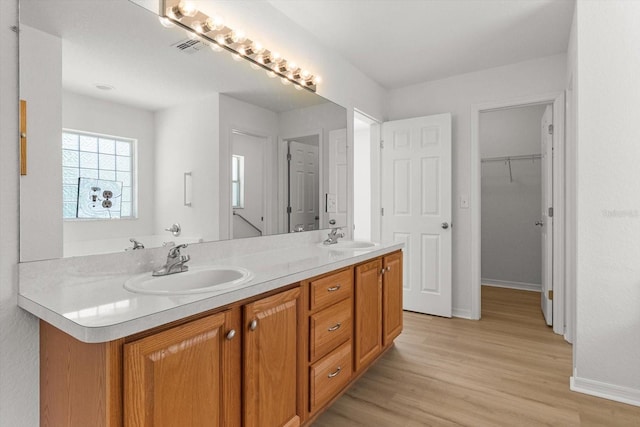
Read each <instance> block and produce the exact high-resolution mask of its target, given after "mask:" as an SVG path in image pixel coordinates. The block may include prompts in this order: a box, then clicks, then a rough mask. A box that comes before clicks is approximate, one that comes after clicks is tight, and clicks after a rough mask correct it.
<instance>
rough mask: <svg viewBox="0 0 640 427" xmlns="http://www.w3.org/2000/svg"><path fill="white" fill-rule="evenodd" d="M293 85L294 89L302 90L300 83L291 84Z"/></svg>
mask: <svg viewBox="0 0 640 427" xmlns="http://www.w3.org/2000/svg"><path fill="white" fill-rule="evenodd" d="M293 86H294V87H295V88H296V90H302V86H300V85H293Z"/></svg>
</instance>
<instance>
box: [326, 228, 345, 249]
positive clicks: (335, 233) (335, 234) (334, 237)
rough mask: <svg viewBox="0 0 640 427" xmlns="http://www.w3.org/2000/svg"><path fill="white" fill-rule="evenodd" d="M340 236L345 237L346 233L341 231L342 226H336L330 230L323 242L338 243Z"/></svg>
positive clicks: (327, 243)
mask: <svg viewBox="0 0 640 427" xmlns="http://www.w3.org/2000/svg"><path fill="white" fill-rule="evenodd" d="M340 237H344V233H343V232H341V231H340V227H334V228H332V229H331V231H330V232H329V235H328V237H327V240H325V241H324V242H322V243H324V244H325V245H335V244H336V243H338V238H340Z"/></svg>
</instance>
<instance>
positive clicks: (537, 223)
mask: <svg viewBox="0 0 640 427" xmlns="http://www.w3.org/2000/svg"><path fill="white" fill-rule="evenodd" d="M536 225H537V226H539V227H542V226H544V222H542V221H536Z"/></svg>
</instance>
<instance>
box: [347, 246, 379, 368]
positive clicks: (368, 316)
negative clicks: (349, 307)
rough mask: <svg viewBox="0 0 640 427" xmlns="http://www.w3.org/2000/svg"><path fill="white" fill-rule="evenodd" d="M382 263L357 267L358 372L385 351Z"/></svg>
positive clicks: (356, 350)
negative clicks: (383, 347)
mask: <svg viewBox="0 0 640 427" xmlns="http://www.w3.org/2000/svg"><path fill="white" fill-rule="evenodd" d="M381 270H382V260H380V259H379V258H378V259H376V260H374V261H371V262H368V263H366V264H362V265H359V266H357V267H356V286H355V321H356V327H355V331H354V334H355V344H356V345H355V369H356V371H359V370H360V369H361V368H363V367H365V366H367V365H368V364H369V363H371V361H372V360H373V359H375V358H376V357H377V356H378V355H379V354H380V351H381V350H382V274H381Z"/></svg>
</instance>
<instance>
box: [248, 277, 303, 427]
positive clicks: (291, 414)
mask: <svg viewBox="0 0 640 427" xmlns="http://www.w3.org/2000/svg"><path fill="white" fill-rule="evenodd" d="M299 305H300V289H299V288H296V289H292V290H289V291H285V292H282V293H279V294H276V295H273V296H271V297H267V298H264V299H261V300H259V301H256V302H253V303H251V304H247V305H246V306H245V307H244V322H245V323H244V328H245V330H244V352H245V353H244V410H243V416H244V425H245V426H246V427H251V426H256V427H281V426H298V425H300V420H301V418H300V414H299V408H300V406H299V405H298V384H297V379H298V375H297V374H298V366H297V360H298V357H297V354H298V317H297V314H298V307H299Z"/></svg>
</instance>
